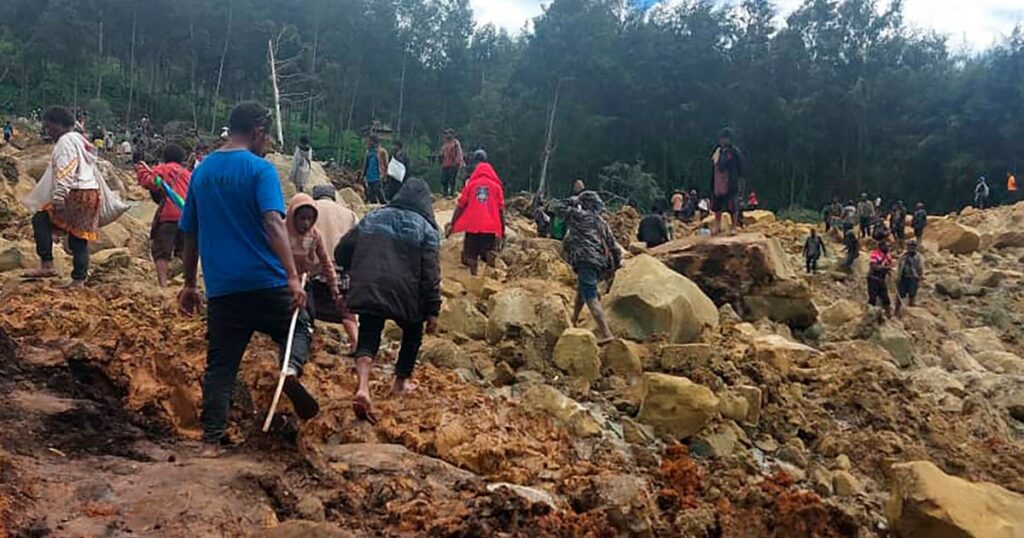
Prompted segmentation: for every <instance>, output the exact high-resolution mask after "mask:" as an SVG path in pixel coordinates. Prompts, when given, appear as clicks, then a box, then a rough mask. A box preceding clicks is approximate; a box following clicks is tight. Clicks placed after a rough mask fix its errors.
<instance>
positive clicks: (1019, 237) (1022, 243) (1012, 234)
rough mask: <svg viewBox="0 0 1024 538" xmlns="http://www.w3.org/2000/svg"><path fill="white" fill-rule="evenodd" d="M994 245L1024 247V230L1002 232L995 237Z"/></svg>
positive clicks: (996, 246)
mask: <svg viewBox="0 0 1024 538" xmlns="http://www.w3.org/2000/svg"><path fill="white" fill-rule="evenodd" d="M992 246H993V247H995V248H1022V247H1024V232H1019V231H1007V232H1002V233H1000V234H999V235H997V236H996V237H995V240H994V241H993V242H992Z"/></svg>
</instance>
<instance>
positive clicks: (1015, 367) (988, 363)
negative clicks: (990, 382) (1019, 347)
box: [974, 351, 1024, 375]
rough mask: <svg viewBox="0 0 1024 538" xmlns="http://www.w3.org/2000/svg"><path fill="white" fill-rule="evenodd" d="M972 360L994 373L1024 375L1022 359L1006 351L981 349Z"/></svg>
mask: <svg viewBox="0 0 1024 538" xmlns="http://www.w3.org/2000/svg"><path fill="white" fill-rule="evenodd" d="M974 360H976V361H977V362H978V364H981V366H983V367H984V368H985V369H986V370H988V371H990V372H993V373H996V374H1010V375H1024V359H1022V358H1020V357H1018V356H1017V355H1014V354H1013V353H1008V352H1006V351H982V352H981V353H978V354H976V355H974Z"/></svg>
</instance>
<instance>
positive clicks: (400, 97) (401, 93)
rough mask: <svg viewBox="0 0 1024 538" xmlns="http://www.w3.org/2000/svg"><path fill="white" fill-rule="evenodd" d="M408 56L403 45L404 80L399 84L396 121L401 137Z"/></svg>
mask: <svg viewBox="0 0 1024 538" xmlns="http://www.w3.org/2000/svg"><path fill="white" fill-rule="evenodd" d="M407 57H408V55H407V54H406V52H405V47H402V82H401V84H400V85H399V86H398V121H397V122H395V124H396V125H395V133H396V135H397V136H398V138H399V139H401V138H402V108H403V107H404V106H405V66H406V63H407V62H406V58H407Z"/></svg>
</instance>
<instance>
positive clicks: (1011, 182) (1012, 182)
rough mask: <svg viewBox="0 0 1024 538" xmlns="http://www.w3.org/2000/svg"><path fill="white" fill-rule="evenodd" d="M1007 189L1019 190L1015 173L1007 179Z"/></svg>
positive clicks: (1011, 190)
mask: <svg viewBox="0 0 1024 538" xmlns="http://www.w3.org/2000/svg"><path fill="white" fill-rule="evenodd" d="M1006 190H1008V191H1010V192H1017V178H1016V177H1015V176H1014V175H1013V174H1010V177H1009V178H1008V179H1007V180H1006Z"/></svg>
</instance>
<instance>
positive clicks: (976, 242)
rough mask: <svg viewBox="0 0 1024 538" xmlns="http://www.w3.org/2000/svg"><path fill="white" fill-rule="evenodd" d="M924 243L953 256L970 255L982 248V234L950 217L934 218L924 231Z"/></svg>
mask: <svg viewBox="0 0 1024 538" xmlns="http://www.w3.org/2000/svg"><path fill="white" fill-rule="evenodd" d="M924 241H925V242H930V243H934V244H935V246H936V247H937V248H938V249H939V250H948V251H949V252H951V253H953V254H970V253H972V252H977V250H978V249H979V248H980V247H981V234H980V233H978V230H975V229H974V228H971V227H969V226H964V225H963V224H960V223H958V222H956V221H954V220H952V219H950V218H949V217H932V218H929V219H928V227H927V228H925V229H924Z"/></svg>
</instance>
